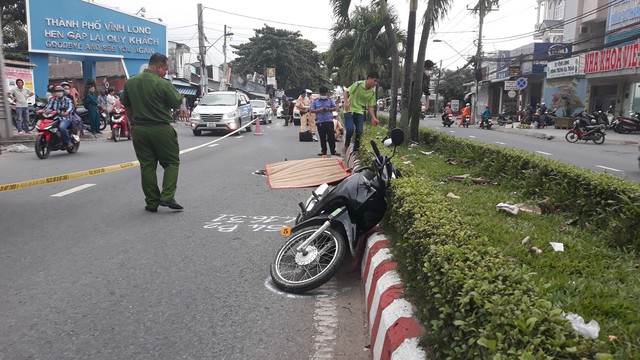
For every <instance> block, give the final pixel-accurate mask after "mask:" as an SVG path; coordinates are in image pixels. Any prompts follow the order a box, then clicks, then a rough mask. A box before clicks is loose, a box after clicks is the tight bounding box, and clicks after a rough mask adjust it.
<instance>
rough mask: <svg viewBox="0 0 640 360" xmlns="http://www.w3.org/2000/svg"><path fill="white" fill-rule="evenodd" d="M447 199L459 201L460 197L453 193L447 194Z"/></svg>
mask: <svg viewBox="0 0 640 360" xmlns="http://www.w3.org/2000/svg"><path fill="white" fill-rule="evenodd" d="M447 197H448V198H452V199H460V196H458V195H456V194H454V193H448V194H447Z"/></svg>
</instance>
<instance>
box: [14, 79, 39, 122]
mask: <svg viewBox="0 0 640 360" xmlns="http://www.w3.org/2000/svg"><path fill="white" fill-rule="evenodd" d="M16 86H17V87H15V88H13V89H11V90H9V97H10V98H11V99H13V101H15V102H16V129H18V134H24V133H27V134H28V133H29V104H27V98H28V97H30V96H33V95H35V94H34V93H33V91H31V90H29V89H25V88H24V81H23V80H22V79H17V80H16Z"/></svg>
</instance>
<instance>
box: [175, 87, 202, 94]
mask: <svg viewBox="0 0 640 360" xmlns="http://www.w3.org/2000/svg"><path fill="white" fill-rule="evenodd" d="M174 86H175V87H176V90H178V92H179V93H180V94H184V95H191V96H195V95H196V94H197V93H198V89H197V88H194V87H190V86H181V85H174Z"/></svg>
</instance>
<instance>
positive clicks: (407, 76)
mask: <svg viewBox="0 0 640 360" xmlns="http://www.w3.org/2000/svg"><path fill="white" fill-rule="evenodd" d="M417 11H418V0H409V25H408V26H407V48H406V50H405V55H404V80H403V82H402V109H401V110H400V127H401V128H402V130H404V132H405V134H409V104H410V103H409V101H410V96H411V72H412V70H413V44H414V42H415V37H416V12H417Z"/></svg>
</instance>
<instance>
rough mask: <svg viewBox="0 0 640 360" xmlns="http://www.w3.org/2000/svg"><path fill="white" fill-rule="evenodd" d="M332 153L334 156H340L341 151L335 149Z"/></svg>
mask: <svg viewBox="0 0 640 360" xmlns="http://www.w3.org/2000/svg"><path fill="white" fill-rule="evenodd" d="M331 155H333V156H340V153H339V152H335V151H334V152H332V153H331Z"/></svg>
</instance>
